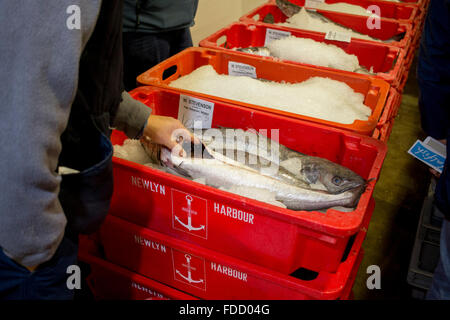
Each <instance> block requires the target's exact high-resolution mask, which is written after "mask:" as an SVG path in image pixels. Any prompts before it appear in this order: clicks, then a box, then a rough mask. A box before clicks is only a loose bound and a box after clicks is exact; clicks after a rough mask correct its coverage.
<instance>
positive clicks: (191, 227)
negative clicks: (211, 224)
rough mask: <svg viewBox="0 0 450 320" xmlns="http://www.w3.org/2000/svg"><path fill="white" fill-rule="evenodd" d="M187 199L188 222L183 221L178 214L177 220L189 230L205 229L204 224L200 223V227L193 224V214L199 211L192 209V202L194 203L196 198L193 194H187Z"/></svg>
mask: <svg viewBox="0 0 450 320" xmlns="http://www.w3.org/2000/svg"><path fill="white" fill-rule="evenodd" d="M186 201H187V206H188V208H187V211H188V222H187V224H185V223H183V221H181V220H180V218H178V217H177V216H175V220H177V221H178V222H179V223H180V224H181V225H182V226H183V227H185V228H186V229H188V230H189V231H192V230H194V231H197V230H204V229H205V226H204V225H200V227H198V228H196V227H194V226H192V215H193V214H197V212H195V211H194V212H193V211H192V210H191V204H192V201H194V199H193V198H192V196H190V195H187V196H186Z"/></svg>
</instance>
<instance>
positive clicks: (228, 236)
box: [110, 87, 387, 274]
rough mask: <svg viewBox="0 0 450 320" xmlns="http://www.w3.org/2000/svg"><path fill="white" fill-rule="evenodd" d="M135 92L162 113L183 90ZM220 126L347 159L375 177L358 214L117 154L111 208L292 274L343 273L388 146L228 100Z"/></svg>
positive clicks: (117, 136)
mask: <svg viewBox="0 0 450 320" xmlns="http://www.w3.org/2000/svg"><path fill="white" fill-rule="evenodd" d="M131 95H132V96H133V97H134V98H135V99H138V100H140V101H142V102H144V103H145V104H147V105H149V106H151V107H152V108H153V112H154V114H158V115H164V116H171V117H175V118H176V117H177V114H178V105H179V100H180V94H179V93H174V92H170V91H166V90H160V89H157V88H152V87H141V88H138V89H136V90H134V91H133V92H131ZM230 115H232V116H230ZM218 126H222V127H229V128H242V129H248V128H253V129H256V130H259V129H267V130H268V131H267V132H268V133H269V132H270V131H271V129H279V141H280V143H281V144H283V145H285V146H287V147H289V148H291V149H294V150H296V151H299V152H302V153H304V154H308V155H314V156H319V157H323V158H326V159H328V160H330V161H333V162H336V163H339V164H341V165H343V166H345V167H347V168H349V169H351V170H353V171H355V172H356V173H358V174H359V175H361V176H362V177H363V178H365V179H367V180H369V181H370V182H369V183H368V186H367V188H366V191H365V192H364V194H363V195H362V196H361V198H360V201H359V203H358V206H357V208H356V209H355V210H354V211H353V212H347V213H345V212H340V211H336V210H333V209H329V210H328V211H327V213H326V214H323V213H319V212H308V211H292V210H287V209H283V208H279V207H275V206H272V205H268V204H265V203H262V202H259V201H256V200H252V199H248V198H244V197H240V196H238V195H235V194H231V193H228V192H225V191H221V190H218V189H215V188H211V187H208V186H205V185H202V184H199V183H196V182H192V181H190V180H187V179H184V178H179V177H176V176H174V175H170V174H167V173H164V172H161V171H159V170H154V169H151V168H149V167H146V166H142V165H139V164H136V163H132V162H130V161H127V160H123V159H119V158H114V159H113V166H114V170H113V172H114V183H115V186H116V187H115V190H114V194H113V198H112V202H111V208H110V214H112V215H115V216H118V217H121V218H123V219H125V220H128V221H131V222H133V223H134V224H137V225H140V226H144V227H148V228H150V229H153V230H156V231H158V232H162V233H164V234H168V235H170V236H173V237H177V238H179V239H182V240H184V241H189V242H192V243H196V244H198V245H200V246H202V247H205V248H209V249H212V250H215V251H219V252H222V253H224V254H227V255H231V256H235V257H238V258H240V259H244V260H246V261H249V262H252V263H255V264H259V265H262V266H265V267H267V268H271V269H273V270H277V271H280V272H283V273H286V274H288V273H291V272H292V271H294V270H296V269H298V268H300V267H304V268H308V269H311V270H326V271H329V272H335V271H336V270H337V268H338V267H339V262H340V260H341V258H342V255H343V252H344V250H345V247H346V245H347V242H348V240H349V238H350V237H351V236H352V235H354V234H355V233H356V232H357V231H358V230H359V228H360V227H361V223H362V221H363V219H364V217H365V216H366V215H367V213H368V206H369V201H370V198H371V197H372V194H373V189H374V186H375V183H376V180H377V179H378V176H379V174H380V170H381V167H382V164H383V161H384V158H385V156H386V151H387V150H386V146H385V144H384V143H382V142H380V141H377V140H375V139H373V138H371V137H367V136H359V135H355V134H352V133H349V132H346V131H343V130H338V129H333V128H329V127H325V126H321V125H316V124H312V123H309V122H306V121H301V120H296V119H291V118H286V117H281V116H277V115H273V114H270V113H266V112H262V111H255V110H250V109H247V108H243V107H239V106H233V105H229V104H225V103H222V102H216V103H215V106H214V116H213V122H212V127H215V128H217V127H218ZM125 139H126V137H125V135H124V134H123V133H121V132H118V131H114V132H113V135H112V142H113V144H119V145H120V144H122V143H123V141H124V140H125ZM372 179H373V180H372ZM188 194H189V195H191V196H192V197H193V198H194V199H196V201H197V202H198V205H199V208H198V209H197V210H196V211H197V214H196V215H192V217H191V218H192V221H191V223H190V225H191V226H192V227H195V228H197V229H199V230H197V231H196V230H189V229H188V228H187V227H185V226H183V225H182V224H181V223H180V222H179V221H182V222H184V224H185V225H186V224H187V221H188V217H187V214H186V213H185V212H184V213H183V212H181V211H182V208H183V207H185V203H186V202H185V197H186V195H188ZM180 197H181V198H180ZM178 199H181V200H178ZM217 208H219V209H220V210H217ZM222 209H224V210H230V215H231V210H233V209H236V211H234V212H238V211H239V210H240V211H242V212H244V213H245V216H246V217H247V219H246V220H247V222H245V221H242V220H238V219H234V218H233V217H232V216H231V217H229V216H227V215H223V214H221V213H218V212H217V211H220V212H221V211H222ZM175 217H177V218H178V220H177V219H176V218H175ZM202 226H203V229H202ZM190 229H192V228H190Z"/></svg>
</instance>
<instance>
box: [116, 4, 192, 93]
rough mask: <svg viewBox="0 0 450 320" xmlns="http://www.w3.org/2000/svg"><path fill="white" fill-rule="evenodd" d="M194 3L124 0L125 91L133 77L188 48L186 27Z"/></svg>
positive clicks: (189, 41) (187, 27)
mask: <svg viewBox="0 0 450 320" xmlns="http://www.w3.org/2000/svg"><path fill="white" fill-rule="evenodd" d="M197 7H198V0H125V3H124V12H123V54H124V83H125V90H127V91H130V90H132V89H133V88H135V87H136V78H137V76H139V75H140V74H142V73H143V72H145V71H147V70H148V69H150V68H151V67H153V66H155V65H157V64H158V63H160V62H161V61H163V60H165V59H167V58H169V57H171V56H173V55H174V54H176V53H178V52H180V51H182V50H184V49H186V48H189V47H192V38H191V32H190V27H191V26H193V24H194V17H195V14H196V12H197Z"/></svg>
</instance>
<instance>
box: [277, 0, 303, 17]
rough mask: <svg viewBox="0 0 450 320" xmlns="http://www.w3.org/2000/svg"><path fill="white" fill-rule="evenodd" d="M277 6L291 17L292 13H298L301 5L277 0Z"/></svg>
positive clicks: (285, 0)
mask: <svg viewBox="0 0 450 320" xmlns="http://www.w3.org/2000/svg"><path fill="white" fill-rule="evenodd" d="M276 3H277V7H278V8H279V9H280V10H281V12H283V13H284V15H285V16H287V17H289V18H290V17H292V16H293V15H294V14H297V13H299V11H300V9H301V7H300V6H297V5H295V4H293V3H291V2H289V1H287V0H277V2H276Z"/></svg>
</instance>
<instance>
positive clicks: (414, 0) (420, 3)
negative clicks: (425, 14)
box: [373, 0, 429, 9]
mask: <svg viewBox="0 0 450 320" xmlns="http://www.w3.org/2000/svg"><path fill="white" fill-rule="evenodd" d="M373 1H374V2H389V1H384V0H373ZM428 2H429V1H428V0H402V2H401V3H400V4H408V5H413V6H417V8H419V9H422V8H424V7H425V6H426V5H427V4H428ZM390 3H395V4H397V2H390Z"/></svg>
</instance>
